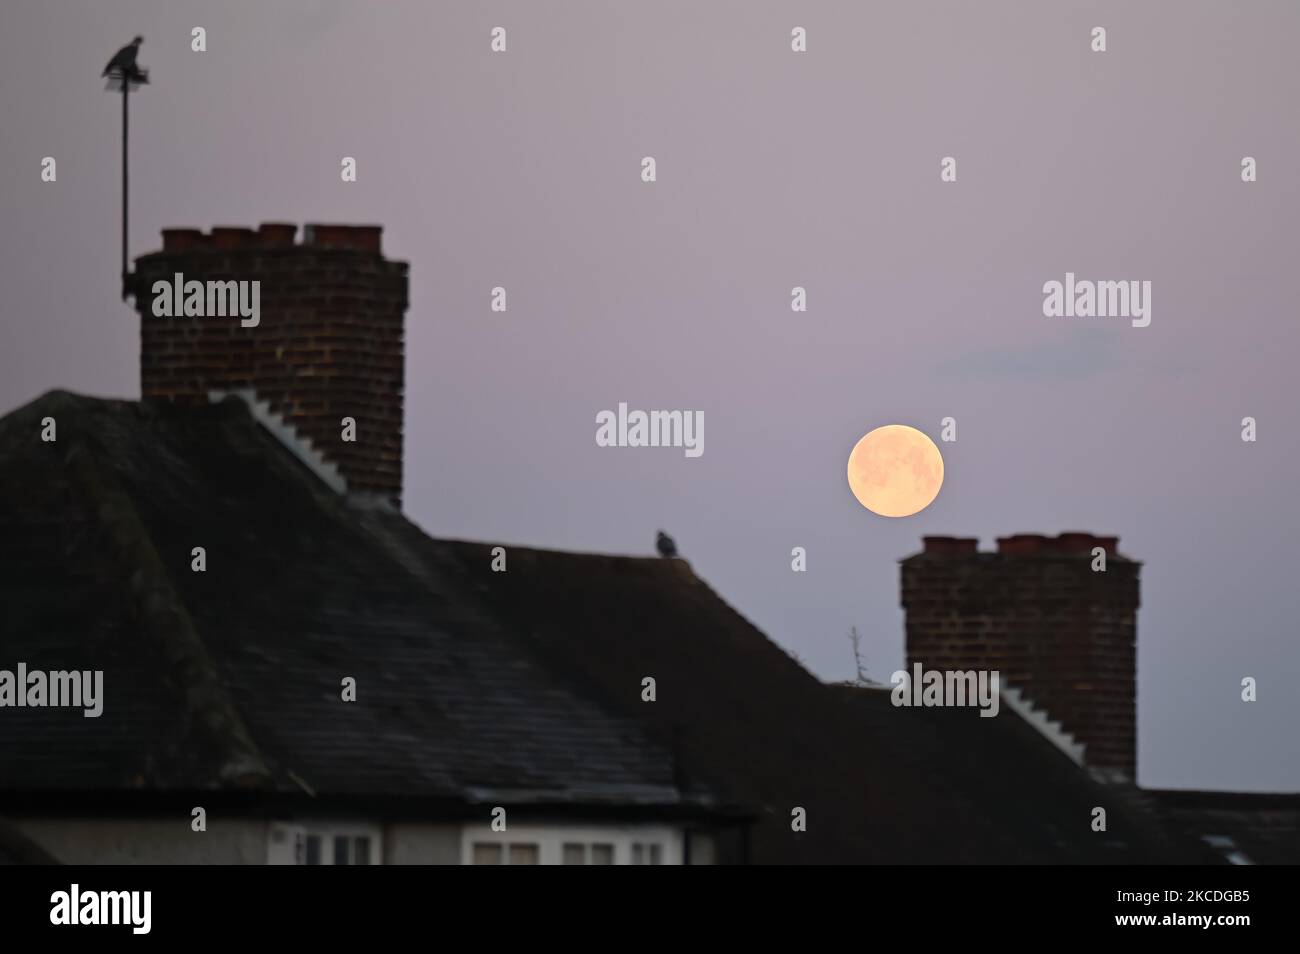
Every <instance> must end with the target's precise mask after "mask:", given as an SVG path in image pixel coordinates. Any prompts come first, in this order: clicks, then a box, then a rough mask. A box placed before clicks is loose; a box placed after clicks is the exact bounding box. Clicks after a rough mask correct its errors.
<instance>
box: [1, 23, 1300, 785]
mask: <svg viewBox="0 0 1300 954" xmlns="http://www.w3.org/2000/svg"><path fill="white" fill-rule="evenodd" d="M498 25H499V26H504V27H506V28H507V30H508V36H509V52H508V53H506V54H505V55H494V54H492V53H491V52H490V51H489V30H490V29H491V28H492V27H494V26H498ZM796 25H798V26H803V27H805V28H807V30H808V36H809V51H808V53H806V54H803V55H795V54H793V53H791V52H790V48H789V36H790V29H791V28H792V27H793V26H796ZM194 26H203V27H205V28H206V29H207V36H208V52H206V53H195V52H191V50H190V29H191V27H194ZM1093 26H1105V27H1106V28H1107V30H1108V45H1109V52H1107V53H1105V54H1093V53H1091V52H1090V51H1089V31H1090V29H1091V27H1093ZM137 32H139V33H143V34H144V36H145V43H144V46H143V48H142V50H141V54H140V61H141V63H142V64H144V65H145V66H147V67H148V68H149V69H150V70H151V71H152V75H153V81H154V82H153V85H152V86H150V87H148V88H146V89H145V90H144V91H142V92H141V93H140V95H139V96H138V97H135V98H134V99H133V111H132V156H133V167H132V168H133V197H132V198H133V203H132V205H133V207H132V243H131V244H132V248H131V251H132V255H133V256H135V255H139V254H143V253H145V252H147V251H150V250H152V249H155V248H157V247H158V245H159V236H158V232H159V229H161V228H163V227H167V226H191V227H198V228H204V229H207V228H210V227H211V226H213V225H255V224H257V223H259V222H264V221H291V222H298V223H302V222H306V221H320V222H331V221H338V222H357V223H378V224H382V225H383V226H384V228H385V235H384V246H385V251H386V253H387V254H388V255H389V256H390V257H395V258H400V259H404V260H406V261H409V262H410V263H411V308H410V312H409V314H408V318H407V328H408V354H407V382H408V383H407V413H406V448H407V455H406V506H407V510H408V512H409V513H410V514H411V516H412V517H413V518H414V519H415V520H416V521H417V522H419V523H420V524H421V525H423V526H424V527H425V528H426V529H427V530H429V531H430V532H431V533H434V534H438V535H447V536H456V537H468V538H476V539H485V540H500V541H504V542H507V543H519V544H531V545H537V546H547V547H556V548H564V549H578V550H594V551H609V552H619V553H650V552H652V550H653V541H654V531H655V530H656V528H658V527H663V528H665V529H667V530H668V531H669V532H670V533H672V534H673V535H674V536H675V537H676V538H677V541H678V544H679V546H680V548H681V550H682V553H683V555H684V556H685V557H687V558H688V559H689V560H690V561H691V562H692V564H693V566H694V567H695V569H696V571H697V572H698V573H700V575H701V576H703V577H704V578H705V579H706V580H708V581H709V583H710V584H711V585H713V586H714V587H715V588H716V589H717V590H718V591H719V592H720V593H721V594H722V595H723V596H724V597H725V598H726V599H727V600H728V601H730V602H731V603H732V604H733V605H734V606H736V607H737V608H738V609H739V610H740V611H741V612H743V613H744V614H745V615H747V616H748V617H749V618H751V619H752V620H753V621H754V622H755V623H757V624H758V625H759V626H760V627H761V628H762V629H763V630H764V631H765V632H767V633H768V634H769V635H771V636H772V638H773V639H775V640H776V641H777V642H779V643H780V644H781V645H783V646H785V647H787V648H788V649H789V650H791V651H792V652H794V653H796V654H797V655H798V656H799V658H801V659H802V660H803V661H804V662H805V663H806V664H807V665H808V666H809V667H810V668H812V669H813V670H814V671H815V672H816V673H818V674H819V675H821V676H823V677H826V678H847V677H849V676H850V675H851V674H852V671H853V662H852V655H851V652H850V648H849V644H848V641H847V638H846V633H847V631H848V629H849V627H850V626H851V625H856V626H857V627H858V628H859V629H860V630H861V631H862V632H863V633H864V635H865V649H866V653H867V656H868V664H869V667H870V669H871V671H872V673H873V674H874V675H876V676H877V677H878V678H881V679H887V678H888V675H889V673H890V672H892V671H893V670H894V669H896V668H898V667H899V666H900V665H901V663H902V659H903V649H902V614H901V610H900V609H899V607H898V602H899V592H898V590H899V587H898V567H897V560H898V559H900V558H901V557H904V556H906V555H908V554H909V553H912V552H914V551H915V550H917V549H918V548H919V541H920V537H921V536H922V535H923V534H963V535H973V536H979V537H981V538H982V540H983V541H984V545H985V546H986V547H988V546H991V541H992V538H993V537H994V536H998V535H1005V534H1009V533H1014V532H1043V533H1055V532H1058V531H1062V530H1089V531H1095V532H1098V533H1111V534H1118V535H1119V536H1120V538H1121V542H1120V547H1121V550H1122V551H1123V552H1124V553H1126V554H1128V555H1130V556H1132V557H1134V558H1136V559H1140V560H1143V561H1145V568H1144V571H1143V580H1142V600H1143V606H1142V610H1141V614H1140V616H1139V641H1138V642H1139V645H1138V681H1139V699H1138V712H1139V780H1140V781H1141V782H1142V783H1143V784H1145V785H1151V786H1171V787H1210V788H1223V789H1242V790H1247V789H1260V790H1268V789H1286V790H1292V791H1294V790H1297V789H1300V741H1298V740H1297V735H1298V733H1297V731H1296V730H1297V727H1298V726H1300V693H1297V691H1296V687H1297V681H1298V680H1300V647H1298V646H1297V642H1296V620H1297V618H1300V585H1298V584H1297V579H1296V576H1297V565H1298V562H1300V561H1298V558H1300V507H1297V505H1296V500H1295V483H1296V475H1297V473H1298V472H1300V466H1298V465H1300V445H1298V442H1297V431H1296V414H1297V411H1298V410H1300V384H1298V382H1297V376H1298V374H1297V355H1298V353H1300V331H1298V330H1297V314H1296V311H1295V293H1294V288H1295V275H1296V272H1297V266H1296V262H1295V253H1296V249H1297V243H1296V241H1295V230H1296V223H1297V222H1300V215H1298V214H1297V213H1298V212H1300V197H1298V196H1297V191H1296V186H1295V176H1296V170H1297V168H1300V135H1298V134H1297V123H1296V118H1295V94H1296V90H1297V88H1300V58H1297V56H1296V53H1295V49H1296V44H1297V42H1298V41H1300V6H1298V5H1296V4H1295V3H1293V2H1277V3H1264V2H1251V3H1241V4H1230V3H1227V2H1216V3H1188V2H1172V0H1164V2H1148V3H1142V4H1132V3H1069V4H1066V3H1051V4H1044V3H1041V2H1031V0H1025V2H1016V3H1007V2H990V3H980V4H972V3H967V2H956V0H954V2H949V3H904V2H901V0H900V2H893V3H873V4H862V3H848V2H846V3H837V4H829V3H807V2H799V3H793V2H787V3H771V2H761V3H759V2H750V0H747V2H739V0H737V2H727V3H721V2H709V3H698V2H653V3H632V2H615V3H610V2H594V0H593V2H565V3H547V4H541V3H535V2H522V0H521V2H510V3H505V2H495V3H468V2H465V3H429V2H420V3H415V2H412V3H384V4H360V3H341V2H340V3H326V2H277V3H274V4H266V3H223V4H219V5H218V4H212V3H184V2H175V0H168V2H161V0H159V2H150V3H144V2H135V3H132V2H117V3H111V4H110V3H71V2H63V3H50V2H48V0H46V2H38V0H5V2H4V4H3V5H2V6H0V117H3V121H4V133H3V135H2V136H0V169H3V170H4V175H5V186H4V189H3V191H2V192H0V222H3V227H2V228H0V282H3V295H4V301H5V309H4V313H3V315H0V413H4V412H7V411H8V410H10V409H12V408H14V407H16V406H18V405H20V404H23V403H25V402H27V401H29V400H31V399H32V398H34V397H36V396H37V395H39V394H41V393H43V392H45V391H47V390H49V389H51V388H56V387H58V388H68V389H72V390H76V391H79V392H82V393H88V394H95V395H104V396H122V397H136V396H138V393H139V390H138V387H139V385H138V371H137V361H138V326H137V319H136V317H135V315H134V313H133V312H132V311H131V310H130V308H129V307H128V306H127V305H124V304H123V303H121V302H120V301H119V300H118V285H117V269H118V255H119V247H118V242H119V239H118V227H119V224H118V223H119V220H118V216H119V205H118V202H119V194H118V176H119V174H120V173H119V166H118V153H119V138H118V137H119V116H120V110H119V102H118V99H117V98H116V97H114V96H111V95H109V94H107V93H105V92H104V91H103V89H102V86H103V84H102V81H101V80H100V79H99V72H100V70H101V69H102V68H103V65H104V63H105V62H106V61H107V60H108V58H109V57H110V56H111V55H112V53H113V52H114V51H115V50H116V49H117V48H118V47H119V46H121V45H122V44H124V43H126V42H127V41H128V40H129V39H130V38H131V36H133V35H134V34H135V33H137ZM47 155H48V156H54V157H55V158H56V159H57V161H58V182H57V183H54V184H47V183H42V182H41V180H40V163H41V158H42V157H43V156H47ZM645 155H653V156H655V157H656V159H657V161H658V175H659V181H658V182H657V183H655V184H653V185H646V184H643V183H642V182H641V181H640V177H639V173H640V160H641V157H642V156H645ZM946 155H952V156H955V157H956V158H957V160H958V181H957V182H956V183H955V184H942V183H940V182H939V176H938V173H939V160H940V158H941V157H942V156H946ZM1246 155H1250V156H1254V157H1256V158H1257V160H1258V162H1259V181H1258V182H1257V183H1254V184H1250V185H1247V184H1243V183H1242V182H1241V180H1240V175H1239V169H1240V161H1241V158H1242V157H1243V156H1246ZM343 156H355V157H356V158H357V160H358V171H359V181H358V182H357V183H355V184H344V183H342V182H341V181H340V178H339V162H340V159H341V158H342V157H343ZM1067 270H1069V271H1074V272H1076V273H1077V274H1078V275H1079V276H1080V277H1081V278H1094V279H1145V280H1150V281H1151V282H1152V283H1153V285H1154V288H1153V296H1152V297H1153V319H1152V323H1151V326H1150V327H1149V328H1145V329H1135V328H1131V327H1129V325H1128V323H1127V322H1125V321H1111V322H1106V321H1099V320H1095V319H1094V320H1091V321H1089V320H1075V321H1070V320H1066V319H1055V320H1054V319H1048V318H1045V317H1043V315H1042V310H1041V308H1042V297H1043V296H1042V293H1041V287H1042V284H1043V283H1044V282H1045V281H1048V280H1050V279H1053V278H1055V279H1062V278H1063V277H1064V274H1065V272H1066V271H1067ZM494 285H504V286H506V288H507V289H508V292H509V311H508V312H507V313H505V314H497V313H493V312H491V311H490V310H489V307H488V305H489V292H490V289H491V288H492V286H494ZM794 285H803V286H805V287H806V288H807V289H808V295H809V310H808V312H807V313H806V314H794V313H792V312H791V311H790V307H789V296H790V289H791V287H792V286H794ZM619 401H626V402H628V403H629V404H630V405H631V406H632V407H634V408H635V407H640V408H685V409H697V410H702V411H703V412H704V415H705V421H706V427H705V453H704V455H703V456H702V457H700V458H698V459H687V458H685V457H684V456H683V454H682V453H681V452H680V451H678V450H667V449H663V450H630V449H602V448H599V447H597V446H596V443H595V439H594V437H595V414H596V412H597V411H599V410H601V409H604V408H614V407H616V406H617V404H618V402H619ZM948 415H951V416H953V417H955V418H956V419H957V421H958V441H957V443H955V444H943V445H941V447H942V449H943V451H944V455H945V458H946V461H947V478H946V482H945V485H944V488H943V492H942V493H941V495H940V496H939V499H938V500H937V501H936V502H935V504H934V505H933V506H931V507H930V508H929V509H928V510H926V511H925V512H923V513H921V514H919V515H918V516H916V517H913V518H908V519H903V520H888V519H885V518H879V517H875V516H873V515H872V514H870V513H868V512H867V511H866V510H864V509H863V508H862V507H861V506H859V505H858V504H857V503H856V501H855V500H854V499H853V497H852V495H851V494H850V492H849V490H848V487H847V485H846V482H845V461H846V459H847V456H848V453H849V450H850V449H851V448H852V447H853V444H854V443H855V442H856V441H857V439H858V438H859V437H861V436H862V434H863V433H865V432H866V431H867V430H869V429H870V428H872V427H875V426H877V425H880V424H886V423H905V424H912V425H914V426H916V427H919V428H921V429H922V430H925V431H927V432H928V433H930V434H931V435H932V436H934V437H935V438H938V436H939V421H940V419H941V418H943V417H945V416H948ZM1246 415H1253V416H1255V417H1256V418H1257V419H1258V421H1259V440H1258V442H1257V443H1255V444H1245V443H1243V442H1242V441H1241V440H1240V421H1241V419H1242V417H1243V416H1246ZM793 546H803V547H806V548H807V550H808V572H807V573H805V574H796V573H792V572H791V570H790V549H791V547H793ZM610 637H611V638H617V633H611V634H610ZM1243 676H1254V677H1256V678H1257V679H1258V680H1259V701H1258V702H1256V703H1254V704H1253V705H1248V704H1245V703H1242V702H1241V701H1240V698H1239V693H1240V681H1241V678H1242V677H1243Z"/></svg>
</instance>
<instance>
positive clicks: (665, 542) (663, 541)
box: [655, 530, 677, 560]
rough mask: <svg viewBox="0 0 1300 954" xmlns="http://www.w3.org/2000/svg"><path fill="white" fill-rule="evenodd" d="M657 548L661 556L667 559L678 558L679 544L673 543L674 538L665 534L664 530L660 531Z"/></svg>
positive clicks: (656, 539) (656, 540) (656, 543)
mask: <svg viewBox="0 0 1300 954" xmlns="http://www.w3.org/2000/svg"><path fill="white" fill-rule="evenodd" d="M655 548H656V549H657V550H658V551H659V555H660V556H661V557H664V558H665V559H668V560H671V559H672V558H673V557H675V556H677V544H676V543H674V542H673V538H672V537H670V536H668V534H666V533H664V532H663V531H662V530H660V531H659V535H658V536H657V537H655Z"/></svg>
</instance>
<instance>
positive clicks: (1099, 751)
mask: <svg viewBox="0 0 1300 954" xmlns="http://www.w3.org/2000/svg"><path fill="white" fill-rule="evenodd" d="M1118 542H1119V541H1118V538H1116V537H1096V536H1093V535H1092V534H1090V533H1063V534H1061V535H1060V536H1059V537H1055V538H1051V537H1045V536H1039V535H1035V534H1018V535H1016V536H1011V537H1002V538H1000V539H999V540H998V549H997V552H996V553H988V552H980V551H979V550H978V541H977V540H974V539H971V538H957V537H926V538H925V540H924V550H923V552H921V553H918V554H915V555H913V556H910V557H908V558H907V559H905V560H903V561H902V584H903V593H902V599H903V609H904V610H905V612H906V632H907V665H908V668H909V669H910V668H911V667H912V666H913V665H914V664H915V663H918V662H919V663H921V664H922V666H924V667H925V668H927V669H944V670H947V669H958V670H965V669H997V670H1000V671H1001V673H1002V682H1003V685H1004V686H1010V687H1014V688H1017V689H1020V690H1021V691H1022V692H1023V693H1024V695H1025V697H1026V698H1027V699H1028V700H1029V701H1031V702H1032V703H1033V704H1034V705H1035V706H1036V707H1037V708H1040V709H1044V710H1046V712H1047V713H1048V715H1049V716H1050V717H1051V718H1052V719H1054V720H1057V721H1059V722H1060V723H1061V724H1062V727H1063V728H1064V730H1065V731H1066V732H1069V733H1070V734H1071V735H1073V736H1074V737H1075V739H1076V740H1077V741H1079V742H1082V743H1084V745H1085V746H1086V748H1085V752H1084V763H1085V764H1086V765H1088V766H1091V767H1096V768H1103V769H1108V770H1117V771H1119V772H1121V773H1123V774H1124V775H1125V776H1127V777H1128V778H1129V779H1133V778H1135V768H1136V732H1135V728H1136V711H1137V662H1136V643H1137V609H1138V573H1139V568H1140V566H1141V564H1140V563H1138V562H1136V561H1134V560H1130V559H1128V558H1127V557H1124V556H1121V555H1120V554H1119V553H1118V552H1117V550H1116V546H1117V544H1118ZM1094 547H1101V548H1102V549H1103V550H1104V551H1105V553H1106V569H1105V570H1104V571H1094V570H1093V569H1092V566H1093V560H1094V558H1093V553H1092V551H1093V548H1094Z"/></svg>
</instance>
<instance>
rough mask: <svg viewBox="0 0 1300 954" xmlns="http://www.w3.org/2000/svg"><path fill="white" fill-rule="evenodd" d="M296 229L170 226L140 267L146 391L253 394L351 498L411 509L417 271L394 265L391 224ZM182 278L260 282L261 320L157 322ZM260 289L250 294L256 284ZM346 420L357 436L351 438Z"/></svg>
mask: <svg viewBox="0 0 1300 954" xmlns="http://www.w3.org/2000/svg"><path fill="white" fill-rule="evenodd" d="M297 230H298V229H297V226H296V225H282V224H266V225H262V226H261V227H260V228H258V229H256V230H254V229H248V228H214V229H213V230H212V232H211V234H207V235H205V234H203V233H202V232H200V231H199V230H197V229H164V230H163V247H162V250H161V251H158V252H153V253H151V254H148V255H145V256H142V257H141V258H139V259H137V260H136V272H135V276H134V280H133V281H134V288H135V291H136V308H137V310H138V311H139V312H140V318H141V321H140V392H141V396H142V397H143V398H144V399H146V400H165V401H172V402H176V403H199V402H207V401H208V399H209V397H208V395H209V392H211V391H214V390H215V391H243V390H252V391H253V392H255V393H256V395H257V398H258V399H259V400H261V401H265V402H267V403H269V405H270V409H271V411H272V412H273V413H275V414H277V415H279V416H280V417H281V418H283V419H284V421H286V422H287V423H289V424H290V425H292V426H293V427H294V428H295V429H296V431H297V433H298V435H299V436H300V437H302V438H306V439H307V440H309V441H310V443H311V445H312V446H313V447H314V448H315V450H316V451H317V452H318V453H319V454H320V455H321V456H323V457H324V458H325V460H327V461H329V462H330V463H333V464H334V465H335V466H337V468H338V470H339V473H340V474H341V475H342V477H343V478H344V479H345V480H346V481H347V485H348V492H349V493H354V492H359V493H362V494H371V495H378V496H380V497H383V498H385V499H388V500H390V501H392V502H393V503H394V504H396V505H398V506H400V505H401V496H402V399H403V371H404V367H403V362H404V357H403V354H404V346H403V341H404V322H405V312H406V306H407V266H406V263H405V262H393V261H389V260H387V259H385V258H384V257H383V254H382V253H381V251H380V243H379V238H380V231H381V230H380V227H378V226H347V225H308V226H306V227H305V228H304V230H303V240H302V241H301V242H295V236H296V233H297ZM178 273H180V274H182V275H183V276H184V278H183V281H185V282H189V281H199V282H203V283H205V284H206V283H207V282H210V281H211V282H229V281H236V282H250V283H251V282H253V281H257V282H259V283H260V286H259V295H260V317H259V321H258V323H257V324H256V325H255V326H249V327H246V326H244V325H243V324H242V323H241V321H240V318H239V317H238V316H236V317H213V316H210V315H204V316H203V317H156V316H155V313H154V310H153V306H154V301H155V297H156V295H155V292H154V290H153V289H154V287H155V283H156V282H159V281H163V282H167V283H168V284H172V283H173V280H174V278H175V276H176V275H177V274H178ZM250 287H251V286H250ZM345 417H350V418H353V419H354V420H355V422H356V427H355V440H354V441H345V440H343V424H342V420H343V418H345Z"/></svg>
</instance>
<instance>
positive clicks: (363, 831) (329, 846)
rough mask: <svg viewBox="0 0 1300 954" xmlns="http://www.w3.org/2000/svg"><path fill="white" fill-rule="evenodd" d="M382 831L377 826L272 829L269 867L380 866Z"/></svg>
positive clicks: (297, 826) (331, 825) (346, 825)
mask: <svg viewBox="0 0 1300 954" xmlns="http://www.w3.org/2000/svg"><path fill="white" fill-rule="evenodd" d="M380 834H381V832H380V829H379V828H378V826H374V825H357V824H346V823H344V824H332V823H322V824H312V825H285V824H273V825H272V826H271V843H270V845H269V846H268V849H267V858H266V860H267V862H268V863H269V864H273V865H274V864H288V865H374V864H380V863H381V859H380V858H379V851H378V846H379V844H380V841H379V838H380Z"/></svg>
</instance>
